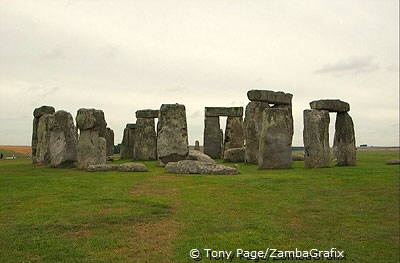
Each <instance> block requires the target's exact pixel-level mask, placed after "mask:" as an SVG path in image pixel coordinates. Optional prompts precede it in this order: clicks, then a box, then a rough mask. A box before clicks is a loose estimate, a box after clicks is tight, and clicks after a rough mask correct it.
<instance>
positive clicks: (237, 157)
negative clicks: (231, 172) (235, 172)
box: [224, 147, 245, 163]
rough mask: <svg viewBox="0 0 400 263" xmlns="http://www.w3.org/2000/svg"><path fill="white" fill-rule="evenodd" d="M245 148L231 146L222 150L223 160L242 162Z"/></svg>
mask: <svg viewBox="0 0 400 263" xmlns="http://www.w3.org/2000/svg"><path fill="white" fill-rule="evenodd" d="M244 154H245V148H244V147H242V148H232V149H228V150H226V151H225V152H224V162H234V163H238V162H244Z"/></svg>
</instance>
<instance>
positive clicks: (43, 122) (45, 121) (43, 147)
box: [34, 114, 54, 165]
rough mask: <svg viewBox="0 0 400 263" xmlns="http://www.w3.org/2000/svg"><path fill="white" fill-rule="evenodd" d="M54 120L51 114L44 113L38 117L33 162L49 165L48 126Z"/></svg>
mask: <svg viewBox="0 0 400 263" xmlns="http://www.w3.org/2000/svg"><path fill="white" fill-rule="evenodd" d="M53 122H54V116H53V114H45V115H43V116H42V117H40V118H39V122H38V125H37V144H36V151H35V152H36V155H35V162H34V163H35V164H38V165H49V164H50V162H51V158H50V127H51V126H52V123H53Z"/></svg>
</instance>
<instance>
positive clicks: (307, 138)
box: [303, 110, 330, 168]
mask: <svg viewBox="0 0 400 263" xmlns="http://www.w3.org/2000/svg"><path fill="white" fill-rule="evenodd" d="M303 117H304V130H303V141H304V166H305V167H306V168H321V167H328V166H329V159H330V148H329V112H328V111H326V110H304V112H303Z"/></svg>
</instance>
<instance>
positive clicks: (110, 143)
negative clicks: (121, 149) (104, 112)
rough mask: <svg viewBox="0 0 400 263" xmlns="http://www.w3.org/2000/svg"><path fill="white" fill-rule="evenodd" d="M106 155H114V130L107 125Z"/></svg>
mask: <svg viewBox="0 0 400 263" xmlns="http://www.w3.org/2000/svg"><path fill="white" fill-rule="evenodd" d="M106 142H107V156H113V155H114V131H113V130H112V129H111V128H108V127H107V130H106Z"/></svg>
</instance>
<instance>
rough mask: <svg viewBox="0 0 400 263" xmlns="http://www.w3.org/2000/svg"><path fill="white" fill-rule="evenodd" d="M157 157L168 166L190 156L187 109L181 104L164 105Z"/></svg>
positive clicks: (160, 118) (161, 114)
mask: <svg viewBox="0 0 400 263" xmlns="http://www.w3.org/2000/svg"><path fill="white" fill-rule="evenodd" d="M158 130H159V131H158V137H157V155H158V158H159V160H160V161H161V162H162V163H164V164H167V163H168V162H177V161H180V160H184V159H186V158H187V156H188V154H189V143H188V132H187V123H186V109H185V106H184V105H181V104H163V105H161V108H160V114H159V120H158Z"/></svg>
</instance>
